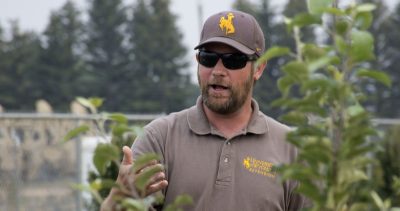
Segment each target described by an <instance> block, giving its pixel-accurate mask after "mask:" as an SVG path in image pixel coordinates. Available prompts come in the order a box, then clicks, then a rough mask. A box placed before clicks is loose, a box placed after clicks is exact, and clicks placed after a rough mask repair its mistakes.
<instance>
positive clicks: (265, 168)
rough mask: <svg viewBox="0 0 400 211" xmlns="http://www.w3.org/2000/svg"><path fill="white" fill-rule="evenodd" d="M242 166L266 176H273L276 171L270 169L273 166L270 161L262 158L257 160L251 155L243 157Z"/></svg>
mask: <svg viewBox="0 0 400 211" xmlns="http://www.w3.org/2000/svg"><path fill="white" fill-rule="evenodd" d="M243 166H244V168H245V169H247V170H248V171H249V172H251V173H255V174H260V175H263V176H266V177H271V178H275V176H276V173H275V172H274V171H272V167H273V166H274V165H273V164H272V163H270V162H268V161H263V160H257V159H255V158H253V157H250V156H247V157H246V158H245V159H243Z"/></svg>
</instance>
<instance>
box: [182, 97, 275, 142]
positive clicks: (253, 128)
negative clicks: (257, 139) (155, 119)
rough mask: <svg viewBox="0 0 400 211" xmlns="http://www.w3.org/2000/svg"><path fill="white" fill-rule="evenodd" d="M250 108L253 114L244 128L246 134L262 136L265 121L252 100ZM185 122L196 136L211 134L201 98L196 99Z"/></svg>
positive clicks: (256, 104) (265, 127)
mask: <svg viewBox="0 0 400 211" xmlns="http://www.w3.org/2000/svg"><path fill="white" fill-rule="evenodd" d="M251 106H252V107H253V113H252V114H251V117H250V121H249V124H248V125H247V128H246V131H247V133H254V134H264V133H266V132H268V122H267V119H266V118H265V116H264V114H263V113H262V112H261V111H260V110H259V106H258V103H257V102H256V101H255V100H254V99H252V100H251ZM187 121H188V124H189V128H190V129H191V130H192V131H193V132H194V133H196V134H198V135H206V134H211V130H212V128H211V124H210V122H209V121H208V119H207V116H206V114H205V113H204V109H203V100H202V99H201V96H200V97H198V98H197V101H196V105H195V106H193V107H191V108H190V109H189V112H188V115H187Z"/></svg>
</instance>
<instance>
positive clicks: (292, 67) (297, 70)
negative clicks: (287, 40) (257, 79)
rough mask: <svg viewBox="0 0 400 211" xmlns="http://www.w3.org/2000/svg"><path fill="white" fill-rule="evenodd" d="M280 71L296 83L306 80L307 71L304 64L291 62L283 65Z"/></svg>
mask: <svg viewBox="0 0 400 211" xmlns="http://www.w3.org/2000/svg"><path fill="white" fill-rule="evenodd" d="M282 70H283V71H284V72H285V73H287V74H288V75H289V76H290V77H292V78H293V79H295V81H297V82H301V81H303V80H305V79H307V78H308V69H307V65H306V64H305V63H304V62H299V61H291V62H289V63H287V64H286V65H284V66H283V67H282Z"/></svg>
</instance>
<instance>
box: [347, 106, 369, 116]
mask: <svg viewBox="0 0 400 211" xmlns="http://www.w3.org/2000/svg"><path fill="white" fill-rule="evenodd" d="M364 111H365V110H364V108H363V107H362V106H361V105H360V104H356V105H353V106H349V107H348V108H347V113H348V114H349V115H350V116H356V115H359V114H361V113H363V112H364Z"/></svg>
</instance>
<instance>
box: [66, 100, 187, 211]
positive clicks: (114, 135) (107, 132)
mask: <svg viewBox="0 0 400 211" xmlns="http://www.w3.org/2000/svg"><path fill="white" fill-rule="evenodd" d="M77 101H78V102H79V103H80V104H82V105H83V106H85V107H86V108H87V109H88V110H89V111H90V113H91V114H94V115H98V117H97V118H95V120H94V121H93V123H94V125H95V131H93V132H94V133H95V134H96V135H97V136H98V137H99V138H101V139H104V140H110V142H109V143H99V144H98V145H97V146H96V149H95V151H94V156H93V163H94V166H95V168H96V171H91V172H89V181H88V183H89V184H88V185H83V184H76V185H74V187H75V188H76V189H79V190H82V191H87V192H90V193H91V195H92V197H93V200H92V201H91V202H90V203H88V204H87V208H88V209H90V210H99V207H100V204H101V203H102V202H103V200H104V198H105V197H106V196H107V195H108V193H109V192H110V190H111V188H113V187H116V188H121V189H122V190H124V191H125V192H126V187H121V186H118V185H117V184H116V183H115V181H116V179H117V176H118V170H119V167H120V163H121V161H122V158H123V153H121V149H122V147H123V146H131V145H132V143H133V142H134V140H135V138H136V136H137V135H139V134H140V133H141V127H139V126H130V125H129V122H128V119H127V117H126V116H125V115H123V114H121V113H100V114H99V112H98V108H99V107H101V105H102V104H103V100H102V99H100V98H89V99H85V98H77ZM89 130H90V127H89V126H88V125H80V126H79V127H77V128H75V129H73V130H71V131H69V132H68V134H67V135H66V136H65V137H64V141H68V140H71V139H73V138H75V137H77V136H79V135H82V134H84V133H86V132H88V131H89ZM157 159H158V155H156V154H144V155H142V156H140V157H138V158H136V160H135V162H134V164H133V166H132V171H133V172H136V171H137V169H139V168H140V167H141V166H144V165H146V164H147V163H148V162H150V161H152V160H157ZM155 170H157V169H155ZM154 173H156V172H154V171H151V170H150V171H148V172H147V173H146V174H143V175H142V176H140V177H137V178H135V182H134V183H135V188H131V190H132V191H131V192H130V193H129V194H128V195H130V197H122V198H119V199H118V200H117V202H118V206H119V207H121V208H124V209H125V210H135V211H136V210H137V211H144V210H149V209H150V208H151V207H152V206H153V205H157V204H162V202H163V196H162V194H160V193H158V194H152V195H149V196H145V195H142V194H138V193H143V192H144V191H143V190H144V189H145V187H146V184H148V182H149V179H150V178H151V177H152V176H153V175H154ZM190 203H192V202H191V198H190V197H189V196H187V195H181V196H179V197H177V198H176V199H175V201H174V202H173V203H172V204H170V205H168V206H166V209H165V210H167V211H171V210H180V209H179V208H180V207H181V206H183V205H186V204H190Z"/></svg>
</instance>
